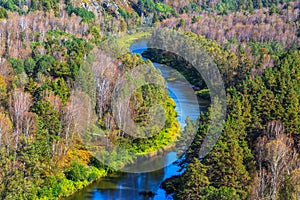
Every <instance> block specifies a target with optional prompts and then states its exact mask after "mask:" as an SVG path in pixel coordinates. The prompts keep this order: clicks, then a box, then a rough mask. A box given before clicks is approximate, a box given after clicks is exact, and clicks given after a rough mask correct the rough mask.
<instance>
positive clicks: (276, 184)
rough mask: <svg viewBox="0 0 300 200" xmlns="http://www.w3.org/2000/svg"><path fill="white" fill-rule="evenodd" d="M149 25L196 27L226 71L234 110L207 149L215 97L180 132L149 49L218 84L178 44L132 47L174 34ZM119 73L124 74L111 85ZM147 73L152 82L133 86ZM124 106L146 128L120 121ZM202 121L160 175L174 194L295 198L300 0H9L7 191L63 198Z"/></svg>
mask: <svg viewBox="0 0 300 200" xmlns="http://www.w3.org/2000/svg"><path fill="white" fill-rule="evenodd" d="M149 27H151V28H157V29H159V30H169V31H174V32H176V33H180V34H182V35H184V36H185V37H188V38H190V39H191V40H193V41H195V42H196V43H197V45H199V46H201V48H203V49H204V50H205V51H206V52H207V53H208V55H209V56H210V57H211V58H212V59H213V60H214V62H215V64H216V66H217V68H218V70H219V71H220V74H221V76H222V79H223V81H224V86H225V89H226V104H227V113H226V118H225V120H224V128H223V130H222V131H221V133H222V134H221V136H220V138H219V139H218V141H217V143H216V145H215V146H214V147H213V149H212V150H211V151H210V152H209V153H208V154H207V155H205V156H204V157H202V156H200V155H199V152H201V149H203V148H205V147H206V146H205V144H204V143H203V141H204V138H205V137H206V135H207V132H208V130H209V128H210V122H211V120H213V119H211V117H212V107H210V108H208V111H207V112H203V113H201V114H200V116H199V118H198V120H197V123H196V122H194V121H191V120H189V119H187V121H186V124H187V125H186V127H185V128H184V129H183V130H182V132H181V127H180V125H179V122H178V120H177V117H178V113H177V112H176V111H175V108H176V103H175V101H174V100H173V99H172V98H171V97H170V95H169V92H168V90H167V86H166V84H165V83H164V79H163V77H162V74H161V72H160V71H159V70H158V69H156V68H155V66H154V65H153V64H152V62H151V61H154V62H157V63H161V64H165V65H167V66H170V67H172V68H173V69H176V70H177V71H179V72H180V73H181V74H182V75H183V76H184V77H185V78H186V79H187V80H188V81H189V83H190V84H191V85H193V86H194V87H195V88H197V90H196V91H195V94H196V95H197V96H198V98H199V99H205V100H210V91H209V89H208V87H207V85H206V83H205V81H204V80H203V77H201V74H199V73H197V72H196V71H195V70H193V66H192V64H191V63H189V62H188V61H185V60H183V59H182V58H181V57H180V56H178V55H175V54H172V53H170V52H164V51H162V50H157V49H151V48H149V49H147V50H146V51H145V52H144V53H143V57H146V58H148V59H149V60H144V59H143V58H142V57H141V56H140V55H137V54H131V53H129V46H130V44H129V43H131V42H132V41H134V39H136V38H145V37H148V36H149V35H150V37H149V38H148V39H149V40H151V39H153V38H154V39H155V40H157V41H160V40H161V41H163V42H164V43H169V44H172V45H173V47H174V48H179V42H178V41H173V40H172V38H171V37H170V38H168V37H161V38H159V37H157V35H155V32H154V33H153V34H152V33H150V32H145V31H148V28H149ZM128 38H130V39H128ZM189 45H190V44H186V48H189ZM150 60H151V61H150ZM141 66H144V68H142V69H141ZM136 74H138V75H143V76H141V77H138V79H137V77H136ZM120 80H126V83H128V85H125V87H126V90H124V93H122V92H120V93H119V96H117V97H116V96H115V92H116V90H117V89H118V87H122V86H123V87H124V85H122V84H123V82H122V81H120ZM147 80H151V81H152V82H155V83H156V84H148V85H143V86H142V87H139V88H138V89H136V90H135V91H134V92H132V94H131V96H130V97H128V93H129V92H130V91H131V89H132V88H133V87H136V86H137V85H138V84H141V83H143V82H145V81H147ZM112 102H114V103H112ZM156 105H160V106H161V108H162V109H164V111H165V112H164V116H163V117H164V118H165V121H164V124H162V125H161V127H157V126H153V127H151V126H147V124H151V123H153V122H157V123H159V122H160V121H162V120H161V119H160V118H158V119H153V117H152V115H151V113H149V110H151V108H152V107H154V106H156ZM153 112H156V113H159V112H161V110H160V109H157V110H154V111H153ZM128 116H131V118H132V119H133V122H134V123H135V124H137V125H139V127H140V128H139V129H138V132H137V135H131V134H130V133H128V132H127V131H125V130H123V129H125V128H124V127H126V126H130V125H131V124H130V123H132V122H130V121H127V120H126V119H127V118H128ZM195 123H196V124H199V125H198V126H197V134H196V136H195V137H193V138H188V139H190V140H191V141H192V143H191V145H190V146H189V147H188V148H187V149H185V153H184V156H183V157H182V158H181V159H180V162H179V164H178V165H179V166H180V168H181V169H182V174H181V175H178V176H174V177H171V178H168V179H167V180H165V181H164V182H163V183H162V188H163V189H164V190H165V191H166V192H167V193H168V194H171V195H172V197H173V199H195V200H196V199H205V200H207V199H208V200H215V199H220V200H231V199H235V200H239V199H250V200H252V199H253V200H254V199H255V200H256V199H257V200H258V199H264V200H265V199H270V200H296V199H299V197H300V157H299V156H300V1H290V0H276V1H274V0H250V1H244V0H239V1H236V0H213V1H208V0H197V1H196V0H184V1H178V0H124V1H119V0H116V1H111V0H105V1H98V0H84V1H78V0H72V1H69V0H65V1H58V0H44V1H41V0H18V1H17V0H0V166H1V167H0V199H3V200H4V199H8V200H11V199H16V200H18V199H20V200H23V199H24V200H27V199H30V200H31V199H63V198H65V197H68V196H70V195H72V194H74V193H75V192H77V191H78V190H81V189H83V188H85V187H87V186H88V185H90V184H91V183H93V182H96V181H98V180H101V178H104V177H107V176H108V175H109V174H112V173H114V172H116V171H117V170H118V169H121V168H122V167H125V166H127V165H129V164H132V163H134V162H135V160H136V159H137V158H138V157H139V156H147V155H148V154H153V152H157V151H161V150H162V149H165V148H168V147H171V146H175V145H176V143H177V142H178V141H181V140H185V139H186V137H188V136H189V131H190V130H191V129H192V128H193V126H194V124H195ZM95 134H96V135H97V136H99V137H98V139H96V140H95V139H94V137H92V136H93V135H95ZM147 134H148V135H150V136H149V137H145V135H147ZM117 147H121V148H122V149H125V150H126V151H124V152H121V151H120V149H119V148H117ZM95 152H98V153H100V155H95ZM99 156H100V157H101V158H102V159H101V160H100V161H99V159H97V157H99ZM125 198H126V197H125Z"/></svg>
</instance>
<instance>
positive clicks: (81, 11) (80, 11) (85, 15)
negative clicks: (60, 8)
mask: <svg viewBox="0 0 300 200" xmlns="http://www.w3.org/2000/svg"><path fill="white" fill-rule="evenodd" d="M66 11H67V12H68V14H69V15H71V14H72V13H74V14H75V15H77V16H80V17H81V18H82V20H83V21H87V22H89V21H91V20H92V19H95V14H94V13H93V12H91V11H88V10H87V9H85V8H80V7H75V8H74V7H73V6H71V5H68V6H67V7H66Z"/></svg>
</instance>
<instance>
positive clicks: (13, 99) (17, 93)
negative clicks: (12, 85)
mask: <svg viewBox="0 0 300 200" xmlns="http://www.w3.org/2000/svg"><path fill="white" fill-rule="evenodd" d="M31 105H32V99H31V95H30V94H29V93H26V92H24V91H23V90H22V89H15V90H13V91H12V92H11V94H10V98H9V111H10V116H11V120H12V122H13V123H14V136H15V147H16V150H18V145H19V137H20V135H21V133H22V130H23V120H24V118H25V114H26V113H28V111H29V109H30V107H31Z"/></svg>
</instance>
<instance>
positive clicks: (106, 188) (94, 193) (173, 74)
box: [67, 40, 206, 200]
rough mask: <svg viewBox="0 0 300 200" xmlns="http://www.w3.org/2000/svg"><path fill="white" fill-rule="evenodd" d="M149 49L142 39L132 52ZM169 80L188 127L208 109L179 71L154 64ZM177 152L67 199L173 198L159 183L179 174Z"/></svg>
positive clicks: (180, 115) (96, 183)
mask: <svg viewBox="0 0 300 200" xmlns="http://www.w3.org/2000/svg"><path fill="white" fill-rule="evenodd" d="M146 49H147V41H146V40H140V41H137V42H135V43H134V44H133V45H131V47H130V50H131V52H132V53H137V54H141V53H142V52H143V51H145V50H146ZM153 64H154V65H155V67H156V68H158V69H159V70H160V71H161V72H162V75H163V77H164V78H165V80H166V81H167V86H168V91H169V94H170V97H171V98H173V99H174V101H175V102H176V105H177V106H176V111H177V112H178V121H179V123H180V126H181V127H182V129H183V128H184V126H185V119H186V117H188V116H189V117H190V118H191V119H193V120H195V119H197V118H198V116H199V113H200V111H203V110H205V108H206V104H205V103H203V106H201V103H200V108H199V102H198V100H197V98H196V96H195V95H194V92H193V89H192V87H191V86H190V84H188V82H187V81H186V80H185V79H184V77H182V76H181V75H180V74H179V73H178V72H177V71H176V70H174V69H172V68H170V67H167V66H163V65H160V64H158V63H153ZM177 159H178V158H177V155H176V152H170V153H168V154H167V155H166V156H165V157H164V159H163V160H164V162H165V166H166V167H165V168H163V169H160V170H157V171H153V172H148V173H135V174H133V173H114V174H111V175H109V176H108V177H105V178H102V179H101V180H99V181H98V182H95V183H93V184H91V185H89V186H88V187H86V188H84V189H83V190H81V191H79V192H77V193H75V194H74V195H73V196H71V197H69V198H67V199H68V200H85V199H86V200H116V199H119V200H122V199H124V200H148V199H154V200H163V199H172V196H170V195H169V196H167V195H166V193H165V191H164V190H163V189H161V188H160V184H161V183H162V181H164V180H165V179H167V178H170V177H172V176H174V175H178V174H180V173H181V172H179V171H178V170H179V167H178V166H177V165H176V164H174V162H175V161H176V160H177ZM141 191H152V192H154V193H155V196H153V197H150V196H147V195H141V194H140V192H141Z"/></svg>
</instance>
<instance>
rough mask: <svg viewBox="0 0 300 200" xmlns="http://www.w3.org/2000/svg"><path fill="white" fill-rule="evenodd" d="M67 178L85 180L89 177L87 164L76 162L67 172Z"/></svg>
mask: <svg viewBox="0 0 300 200" xmlns="http://www.w3.org/2000/svg"><path fill="white" fill-rule="evenodd" d="M65 175H66V178H67V179H69V180H72V181H84V180H86V179H87V177H88V176H87V175H88V174H87V170H86V166H84V165H83V164H80V163H77V162H74V163H73V164H72V165H71V166H70V167H69V169H68V170H67V171H66V172H65Z"/></svg>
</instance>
